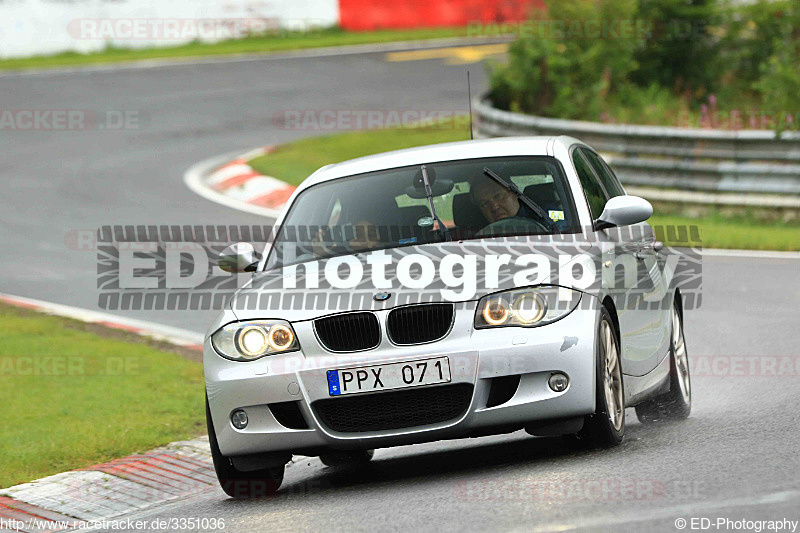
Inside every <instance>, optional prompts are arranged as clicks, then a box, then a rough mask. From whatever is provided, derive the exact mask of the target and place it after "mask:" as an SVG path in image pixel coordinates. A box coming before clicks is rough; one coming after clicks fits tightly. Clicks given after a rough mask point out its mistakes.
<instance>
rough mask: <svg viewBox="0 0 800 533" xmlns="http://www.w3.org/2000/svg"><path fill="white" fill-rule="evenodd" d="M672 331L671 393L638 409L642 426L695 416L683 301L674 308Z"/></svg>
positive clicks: (676, 302) (674, 305) (670, 348)
mask: <svg viewBox="0 0 800 533" xmlns="http://www.w3.org/2000/svg"><path fill="white" fill-rule="evenodd" d="M671 318H672V328H671V330H670V337H669V358H670V362H669V392H667V393H665V394H662V395H661V396H657V397H655V398H653V399H652V400H646V401H644V402H642V403H640V404H639V405H637V406H636V417H637V418H638V419H639V422H641V423H643V424H653V423H657V422H663V421H667V420H680V419H683V418H686V417H688V416H689V413H691V412H692V379H691V376H690V375H689V355H688V354H687V352H686V339H685V337H684V334H683V313H682V309H681V304H680V299H678V297H676V298H675V302H674V304H673V306H672V317H671Z"/></svg>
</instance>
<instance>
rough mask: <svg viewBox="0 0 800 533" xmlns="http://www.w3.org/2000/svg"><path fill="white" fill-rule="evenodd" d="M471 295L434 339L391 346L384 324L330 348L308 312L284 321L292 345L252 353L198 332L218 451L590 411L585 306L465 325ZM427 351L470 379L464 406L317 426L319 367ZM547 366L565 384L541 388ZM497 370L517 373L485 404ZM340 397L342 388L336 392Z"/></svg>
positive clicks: (349, 443)
mask: <svg viewBox="0 0 800 533" xmlns="http://www.w3.org/2000/svg"><path fill="white" fill-rule="evenodd" d="M584 297H589V296H584ZM472 304H473V305H472V306H470V305H467V306H466V308H464V307H462V308H461V309H460V310H459V311H458V312H456V314H455V322H454V324H453V327H452V330H451V331H450V333H449V334H448V335H447V336H446V337H445V338H444V339H442V340H440V341H437V342H433V343H428V344H421V345H414V346H397V345H394V344H392V343H391V342H390V341H389V340H388V339H387V338H386V337H387V336H386V335H385V334H384V335H383V338H382V340H381V343H380V345H379V346H378V347H377V348H375V349H372V350H368V351H364V352H358V353H353V354H335V353H331V352H329V351H327V350H326V349H325V348H323V347H322V346H321V345H320V343H319V341H318V340H317V338H316V335H315V334H314V331H313V326H312V321H302V322H295V323H293V327H294V329H295V332H296V334H297V337H298V340H299V342H300V346H301V348H302V350H301V351H299V352H293V353H290V354H283V355H276V356H268V357H264V358H261V359H259V360H256V361H249V362H235V361H230V360H228V359H224V358H222V357H220V356H219V355H218V354H217V353H216V351H215V350H214V348H213V347H212V346H211V342H210V340H209V338H206V340H205V345H204V364H205V376H206V390H207V394H208V401H209V407H210V411H211V417H212V420H213V423H214V428H215V432H216V436H217V441H218V443H219V447H220V451H221V452H222V454H223V455H225V456H238V455H250V454H258V453H266V452H277V451H288V452H294V453H302V452H304V451H309V450H312V451H313V450H322V449H373V448H382V447H389V446H398V445H404V444H413V443H418V442H429V441H435V440H440V439H446V438H455V437H459V436H469V435H472V434H477V433H483V432H485V433H487V434H488V433H491V432H492V431H491V428H494V427H497V428H503V427H509V426H520V427H521V426H523V425H524V424H525V423H529V422H534V421H539V420H547V419H558V418H566V417H572V416H578V415H585V414H590V413H593V412H594V409H595V377H594V374H595V346H594V343H595V331H596V320H597V314H596V312H595V310H592V309H584V308H583V307H584V306H579V307H578V308H577V309H575V310H574V311H573V312H572V313H570V314H569V315H567V316H566V317H564V318H563V319H561V320H559V321H557V322H554V323H552V324H548V325H545V326H540V327H536V328H518V327H507V328H497V329H482V330H475V329H474V328H473V324H472V323H473V317H474V311H475V307H474V304H475V302H473V303H472ZM387 312H388V311H379V312H377V313H376V314H377V315H378V319H379V321H380V323H381V324H385V320H386V313H387ZM437 356H447V357H448V358H449V359H450V366H451V379H452V381H451V383H453V384H456V383H467V384H470V385H472V386H473V387H474V388H473V391H472V399H471V401H470V403H469V407H468V408H467V409H466V411H465V412H464V414H463V415H460V416H459V417H458V418H455V419H452V420H448V421H445V422H441V423H435V424H429V425H424V426H417V427H410V428H403V429H394V430H382V431H370V432H364V433H350V432H348V433H343V432H337V431H335V430H333V429H331V428H330V427H327V426H326V425H325V424H324V423H323V422H322V421H321V420H320V417H319V416H318V413H316V412H315V409H314V408H313V407H312V404H313V403H314V402H315V401H317V400H321V399H328V398H330V396H329V393H328V383H327V376H326V372H327V370H332V369H341V368H347V367H356V366H364V365H365V364H368V365H374V364H384V363H394V362H404V361H414V360H417V359H426V358H431V357H437ZM553 372H563V373H565V374H567V376H569V378H570V384H569V387H568V388H567V389H566V390H565V391H563V392H560V393H556V392H554V391H552V390H551V389H550V388H549V386H548V384H547V380H548V379H549V377H550V375H551V374H552V373H553ZM502 376H519V377H520V379H519V386H518V388H517V390H516V393H514V394H513V396H512V397H511V398H510V399H508V400H507V401H505V402H504V403H502V404H500V405H497V406H494V407H487V400H488V398H489V391H490V388H491V384H492V381H493V379H494V378H498V377H502ZM437 386H440V385H431V386H428V387H427V388H435V387H437ZM367 394H369V393H367ZM373 394H386V393H384V392H379V393H373ZM347 397H352V396H343V397H342V398H347ZM282 402H297V406H298V407H299V409H300V411H301V412H302V415H303V418H304V419H305V422H306V423H307V426H308V429H289V428H288V427H285V426H284V425H282V424H281V423H279V422H278V420H277V419H276V417H275V416H274V415H273V412H272V411H271V410H270V407H269V405H270V404H275V403H282ZM236 409H244V410H245V411H246V413H247V416H248V420H249V423H248V425H247V427H246V428H245V429H243V430H238V429H236V428H234V427H233V425H232V424H231V422H230V415H231V413H232V412H233V411H234V410H236Z"/></svg>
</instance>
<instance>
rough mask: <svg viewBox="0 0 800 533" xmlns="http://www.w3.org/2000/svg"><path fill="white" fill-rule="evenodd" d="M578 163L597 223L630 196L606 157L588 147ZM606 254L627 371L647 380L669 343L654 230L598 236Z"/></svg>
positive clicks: (640, 227)
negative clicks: (616, 201) (608, 206)
mask: <svg viewBox="0 0 800 533" xmlns="http://www.w3.org/2000/svg"><path fill="white" fill-rule="evenodd" d="M572 159H573V164H574V165H575V169H576V171H577V172H578V177H579V178H580V180H581V184H582V185H583V188H584V192H585V193H586V197H587V201H588V202H589V209H590V211H591V213H592V219H593V220H596V219H597V218H598V217H599V216H600V214H601V213H602V210H603V207H605V203H606V202H607V201H608V200H609V199H610V198H613V197H615V196H620V195H623V194H625V191H624V189H623V188H622V185H621V184H620V183H619V180H617V179H616V176H614V175H613V173H611V171H610V169H608V168H607V166H605V163H604V162H603V161H602V159H600V157H599V156H598V155H597V154H596V153H595V152H593V151H592V150H589V149H588V148H586V147H577V148H575V149H574V150H573V152H572ZM596 236H597V241H598V242H599V243H600V245H601V249H602V251H603V261H602V262H603V264H602V266H601V269H602V283H603V288H604V289H605V290H606V291H607V292H608V293H609V294H610V295H611V297H612V298H613V299H614V303H615V306H616V308H617V315H618V318H619V325H620V334H621V339H620V340H621V343H622V358H623V361H622V369H623V371H624V372H625V373H626V374H629V375H634V376H641V375H644V374H646V373H648V372H650V371H651V370H652V369H653V368H655V366H656V365H657V364H658V361H659V353H660V349H661V344H662V342H663V338H662V334H661V331H660V328H661V321H662V318H661V316H660V314H661V311H660V309H659V307H660V306H659V305H652V302H653V300H654V298H658V299H660V298H661V295H662V291H663V282H662V281H661V280H662V277H661V276H660V272H659V270H658V262H657V260H656V252H655V250H654V247H653V238H652V237H653V231H652V228H651V227H650V225H649V224H647V223H646V222H643V223H640V224H635V225H633V226H627V227H624V228H609V229H606V230H600V231H598V232H597V235H596Z"/></svg>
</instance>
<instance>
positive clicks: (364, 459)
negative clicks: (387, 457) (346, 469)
mask: <svg viewBox="0 0 800 533" xmlns="http://www.w3.org/2000/svg"><path fill="white" fill-rule="evenodd" d="M374 455H375V450H356V451H347V452H340V451H335V452H334V451H331V452H328V453H323V454H321V455H320V456H319V460H320V461H322V464H324V465H325V466H333V467H339V466H359V465H365V464H367V463H369V462H370V461H372V457H373V456H374Z"/></svg>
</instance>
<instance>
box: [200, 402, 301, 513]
mask: <svg viewBox="0 0 800 533" xmlns="http://www.w3.org/2000/svg"><path fill="white" fill-rule="evenodd" d="M206 425H207V426H208V441H209V444H210V445H211V459H212V460H213V462H214V470H215V471H216V472H217V480H218V481H219V486H220V487H222V490H223V491H225V494H227V495H228V496H230V497H231V498H236V499H248V498H263V497H265V496H272V495H273V494H275V493H276V492H278V488H280V486H281V483H283V474H284V472H285V470H286V465H281V466H274V467H271V468H265V469H262V470H254V471H251V472H242V471H241V470H238V469H237V468H236V467H234V466H233V463H231V460H230V459H229V458H228V457H225V456H224V455H222V452H221V451H220V449H219V443H218V442H217V434H216V433H215V431H214V423H213V422H212V420H211V411H210V409H209V408H208V398H206Z"/></svg>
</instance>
